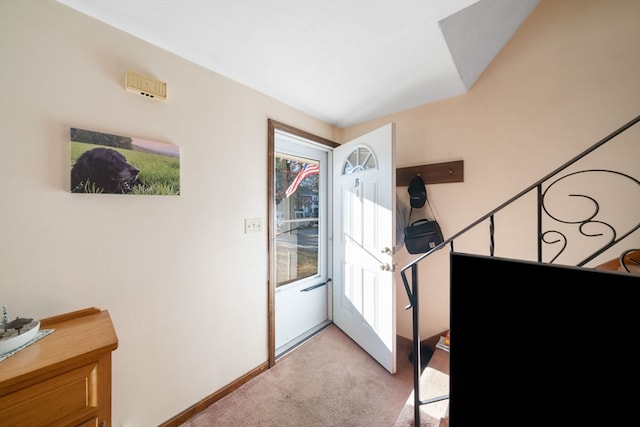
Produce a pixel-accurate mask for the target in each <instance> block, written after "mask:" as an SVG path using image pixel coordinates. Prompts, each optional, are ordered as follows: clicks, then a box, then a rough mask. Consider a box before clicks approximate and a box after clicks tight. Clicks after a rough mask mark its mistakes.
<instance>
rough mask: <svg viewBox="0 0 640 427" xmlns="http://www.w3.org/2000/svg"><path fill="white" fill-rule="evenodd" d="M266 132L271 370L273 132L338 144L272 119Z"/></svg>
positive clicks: (272, 354) (271, 357)
mask: <svg viewBox="0 0 640 427" xmlns="http://www.w3.org/2000/svg"><path fill="white" fill-rule="evenodd" d="M267 122H268V130H267V316H268V320H267V329H268V330H267V334H268V335H267V336H268V339H267V345H268V354H269V360H268V362H269V368H272V367H273V366H274V365H275V364H276V319H275V308H276V307H275V301H276V299H275V295H276V285H275V283H274V280H273V275H274V272H273V271H272V266H271V256H272V255H273V254H274V253H275V247H274V245H275V231H276V230H275V229H274V225H273V224H274V221H273V218H274V215H275V209H274V204H273V200H274V199H275V174H274V167H273V165H274V164H275V160H276V159H275V154H276V152H275V146H276V141H275V132H276V131H281V132H286V133H288V134H291V135H295V136H298V137H300V138H304V139H308V140H309V141H313V142H316V143H318V144H322V145H326V146H328V147H331V148H335V147H338V146H339V145H340V144H338V143H336V142H333V141H331V140H328V139H326V138H322V137H320V136H317V135H313V134H311V133H309V132H305V131H303V130H300V129H297V128H295V127H293V126H290V125H287V124H285V123H282V122H278V121H276V120H273V119H268V120H267Z"/></svg>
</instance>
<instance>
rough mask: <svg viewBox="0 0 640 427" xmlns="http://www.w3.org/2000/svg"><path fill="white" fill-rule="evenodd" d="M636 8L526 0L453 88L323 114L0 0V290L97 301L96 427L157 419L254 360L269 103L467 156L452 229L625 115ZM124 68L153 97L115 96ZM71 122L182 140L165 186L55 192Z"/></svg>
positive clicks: (413, 148) (408, 155) (401, 145)
mask: <svg viewBox="0 0 640 427" xmlns="http://www.w3.org/2000/svg"><path fill="white" fill-rule="evenodd" d="M638 18H640V2H637V1H635V0H613V1H604V0H589V1H587V0H574V1H571V0H543V1H542V3H541V4H540V6H539V7H538V8H537V9H536V10H534V12H533V14H532V15H531V17H530V19H529V20H528V21H527V22H525V24H524V26H523V27H522V29H521V30H520V31H519V32H518V33H517V34H516V35H515V37H514V38H513V39H512V41H511V42H510V43H509V44H508V45H507V46H506V47H505V49H504V50H503V51H502V52H501V53H500V54H499V56H498V57H497V58H496V60H495V62H494V63H493V64H492V65H491V66H490V67H489V69H488V70H487V71H486V72H485V73H484V74H483V75H482V76H481V77H480V79H479V80H478V82H477V83H476V85H475V86H474V87H473V88H472V90H471V91H470V92H469V93H468V94H465V95H462V96H458V97H456V98H453V99H449V100H445V101H441V102H437V103H433V104H430V105H425V106H423V107H420V108H416V109H412V110H410V111H405V112H401V113H398V114H395V115H392V116H389V117H385V118H382V119H380V120H375V121H372V122H368V123H364V124H362V125H359V126H355V127H352V128H349V129H343V130H336V129H333V128H332V127H331V126H329V125H327V124H325V123H322V122H321V121H319V120H316V119H314V118H311V117H309V116H307V115H305V114H302V113H300V112H298V111H295V110H293V109H291V108H289V107H287V106H285V105H283V104H281V103H279V102H276V101H274V100H272V99H270V98H268V97H265V96H262V95H261V94H258V93H256V92H255V91H252V90H249V89H247V88H246V87H243V86H241V85H239V84H236V83H234V82H232V81H229V80H228V79H226V78H223V77H221V76H219V75H217V74H215V73H212V72H210V71H206V70H204V69H202V68H200V67H198V66H195V65H193V64H190V63H188V62H186V61H184V60H182V59H180V58H178V57H176V56H173V55H171V54H168V53H167V52H165V51H162V50H160V49H157V48H155V47H152V46H149V45H147V44H145V43H143V42H141V41H139V40H137V39H135V38H132V37H130V36H128V35H126V34H123V33H121V32H119V31H116V30H114V29H112V28H110V27H108V26H106V25H103V24H101V23H98V22H96V21H94V20H92V19H90V18H88V17H86V16H84V15H81V14H79V13H77V12H75V11H72V10H70V9H68V8H66V7H64V6H63V5H60V4H58V3H56V2H55V1H53V0H39V1H8V0H0V52H1V54H0V129H2V131H3V137H2V138H1V139H0V194H1V195H2V200H3V201H2V215H1V216H0V304H6V305H7V306H9V309H10V310H11V312H12V313H15V314H16V315H17V314H20V315H29V316H33V317H36V318H41V317H46V316H50V315H54V314H58V313H62V312H65V311H70V310H76V309H79V308H83V307H88V306H98V307H101V308H106V309H108V310H109V311H110V313H111V316H112V319H113V321H114V323H115V326H116V329H117V333H118V337H119V340H120V348H119V349H118V350H116V352H115V353H114V364H113V365H114V373H113V386H114V389H113V392H114V393H113V425H114V426H150V425H157V424H159V423H161V422H162V421H165V420H166V419H168V418H170V417H172V416H174V415H176V414H177V413H179V412H180V411H182V410H184V409H186V408H187V407H189V406H190V405H192V404H194V403H196V402H197V401H199V400H200V399H202V398H203V397H205V396H207V395H208V394H210V393H211V392H213V391H215V390H217V389H219V388H221V387H223V386H224V385H226V384H227V383H229V382H231V381H233V380H235V379H237V378H238V377H239V376H241V375H243V374H245V373H246V372H248V371H249V370H251V369H253V368H255V367H256V366H257V365H259V364H260V363H262V362H264V361H265V360H266V358H267V354H266V348H267V334H266V331H267V324H266V320H267V315H266V314H267V307H266V262H267V259H266V239H265V235H262V234H244V233H243V219H244V218H265V217H266V212H267V207H266V203H267V196H266V188H265V185H264V183H265V180H266V176H267V171H266V131H267V129H266V126H267V118H274V119H276V120H278V121H282V122H285V123H288V124H291V125H293V126H296V127H298V128H300V129H303V130H305V131H308V132H311V133H315V134H317V135H320V136H323V137H326V138H329V139H334V140H343V141H346V140H349V139H351V138H353V137H355V136H358V135H360V134H362V133H364V132H366V131H368V130H370V129H373V128H376V127H378V126H379V125H382V124H385V123H387V122H389V121H394V122H396V124H397V126H396V129H397V149H398V150H397V151H398V152H397V164H398V166H410V165H414V164H420V163H431V162H439V161H448V160H457V159H462V160H464V162H465V181H464V183H456V184H442V185H433V186H430V187H429V188H428V191H429V195H430V197H431V200H432V202H433V205H434V208H435V210H436V214H437V215H438V218H439V219H440V220H441V223H442V225H443V229H444V231H445V234H451V233H454V232H455V231H457V230H459V229H461V228H462V227H463V226H465V225H466V224H468V223H469V222H470V221H473V220H475V219H476V218H478V217H479V216H481V215H482V214H484V213H485V212H486V211H488V210H489V209H491V208H493V207H495V206H496V205H497V204H498V203H500V202H502V201H504V200H505V199H507V198H508V197H510V196H511V195H513V194H515V193H516V192H518V191H519V190H521V189H523V188H524V187H526V186H527V185H528V184H530V183H531V182H532V181H533V180H535V179H537V178H539V177H541V175H544V174H546V173H547V172H549V171H550V170H551V169H553V168H555V167H556V166H558V165H559V164H560V163H562V162H564V161H566V160H568V159H569V158H571V157H572V156H573V155H575V154H576V153H577V151H579V150H582V149H584V148H587V147H588V146H590V145H591V144H593V143H595V142H596V141H597V140H599V139H600V138H601V137H603V136H605V135H606V134H608V133H609V132H610V131H612V130H613V129H615V128H616V127H618V126H620V125H621V124H623V123H625V122H626V121H628V120H630V119H631V118H633V117H635V116H636V115H637V114H638V113H640V84H639V82H638V79H637V76H638V75H640V55H638V53H639V49H640V28H639V27H638V26H637V22H638ZM127 68H131V69H133V70H135V71H138V72H140V73H143V74H148V75H151V76H154V77H156V78H158V79H160V80H163V81H166V82H167V83H168V97H169V100H168V102H166V103H161V102H156V101H152V100H149V99H146V98H143V97H139V96H137V95H134V94H132V93H129V92H126V91H125V90H124V89H123V78H124V72H125V71H126V69H127ZM70 126H75V127H83V128H87V129H92V130H98V131H105V132H110V133H117V134H123V135H131V136H138V137H142V138H147V139H155V140H159V141H164V142H169V143H174V144H177V145H179V146H180V148H181V166H182V168H181V184H182V185H181V188H182V195H181V196H179V197H160V196H158V197H155V196H146V197H124V198H123V197H118V196H102V197H92V196H90V195H71V194H69V193H68V192H67V190H66V189H67V188H68V171H69V163H68V162H69V151H68V150H69V148H68V131H69V127H70ZM247 154H251V155H250V156H248V155H247ZM631 158H632V159H633V158H634V157H633V156H631ZM635 158H636V159H637V158H638V157H637V156H636V157H635ZM636 176H640V174H638V173H636ZM238 191H242V194H243V195H244V196H243V197H238ZM400 192H401V193H403V189H400ZM520 240H526V239H519V241H520ZM636 241H637V239H636ZM500 250H501V251H502V253H504V251H505V249H502V248H501V249H500ZM508 250H509V252H508V253H518V254H524V255H528V252H527V251H528V250H527V249H524V248H523V247H521V246H520V245H519V244H516V245H513V246H510V247H508ZM410 259H411V258H410V257H409V256H408V255H407V254H406V253H402V252H401V253H400V254H399V264H400V265H403V263H404V262H408V261H409V260H410ZM446 262H447V256H446V253H445V252H442V253H438V254H436V255H435V256H434V258H433V259H432V260H429V261H428V262H427V263H426V264H427V265H424V266H422V267H421V272H420V277H421V280H424V283H425V289H426V290H425V291H423V292H422V296H423V300H424V301H425V302H424V303H423V305H422V307H423V318H422V323H423V335H424V336H427V335H430V334H432V333H436V332H439V331H440V330H442V329H445V328H446V327H447V325H448V314H449V313H448V278H447V274H446V269H445V268H443V266H444V265H445V264H446ZM247 266H250V267H247ZM478 280H479V281H482V280H484V272H479V273H478ZM405 304H406V299H405V296H404V294H403V291H402V288H401V287H399V288H398V306H399V316H398V318H399V329H398V332H399V333H400V334H401V335H403V336H407V337H408V336H410V334H411V330H410V325H409V312H407V311H404V310H402V307H403V306H404V305H405Z"/></svg>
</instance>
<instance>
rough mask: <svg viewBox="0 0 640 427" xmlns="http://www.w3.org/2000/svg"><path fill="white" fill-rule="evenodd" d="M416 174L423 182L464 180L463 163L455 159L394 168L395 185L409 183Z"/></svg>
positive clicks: (442, 182)
mask: <svg viewBox="0 0 640 427" xmlns="http://www.w3.org/2000/svg"><path fill="white" fill-rule="evenodd" d="M416 175H420V176H421V177H422V180H423V181H424V183H425V184H444V183H448V182H464V163H463V161H462V160H456V161H453V162H442V163H431V164H428V165H419V166H410V167H405V168H396V186H397V187H403V186H407V185H409V182H411V179H412V178H413V177H414V176H416Z"/></svg>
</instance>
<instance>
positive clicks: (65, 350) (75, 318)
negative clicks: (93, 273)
mask: <svg viewBox="0 0 640 427" xmlns="http://www.w3.org/2000/svg"><path fill="white" fill-rule="evenodd" d="M40 329H41V330H43V329H54V332H52V333H51V334H49V335H47V336H45V337H44V338H41V339H40V340H39V341H36V342H35V343H33V344H31V345H29V346H28V347H26V348H24V349H22V350H20V351H19V352H17V353H16V354H14V355H12V356H10V357H8V358H7V359H5V360H3V361H1V362H0V425H1V426H3V427H13V426H15V427H25V426H28V427H37V426H51V425H56V426H82V427H88V426H91V427H110V426H111V352H112V351H114V350H115V349H117V348H118V337H117V336H116V333H115V330H114V328H113V324H112V322H111V317H110V316H109V312H108V311H106V310H100V309H98V308H87V309H84V310H79V311H74V312H71V313H67V314H62V315H60V316H55V317H50V318H46V319H42V320H41V321H40Z"/></svg>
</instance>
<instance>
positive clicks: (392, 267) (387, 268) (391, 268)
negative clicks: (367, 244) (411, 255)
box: [380, 263, 396, 271]
mask: <svg viewBox="0 0 640 427" xmlns="http://www.w3.org/2000/svg"><path fill="white" fill-rule="evenodd" d="M380 270H382V271H396V265H395V264H393V265H389V264H387V263H384V264H380Z"/></svg>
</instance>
